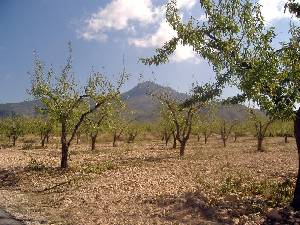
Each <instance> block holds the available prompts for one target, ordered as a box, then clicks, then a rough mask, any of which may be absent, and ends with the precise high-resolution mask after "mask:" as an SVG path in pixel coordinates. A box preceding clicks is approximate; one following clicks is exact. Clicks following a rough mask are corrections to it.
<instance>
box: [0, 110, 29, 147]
mask: <svg viewBox="0 0 300 225" xmlns="http://www.w3.org/2000/svg"><path fill="white" fill-rule="evenodd" d="M26 125H27V123H26V120H25V118H23V117H21V116H16V115H12V116H10V117H7V118H5V119H3V120H2V126H3V131H4V133H5V135H6V136H7V137H8V138H9V141H11V142H12V146H16V142H17V140H18V138H19V137H21V136H23V135H24V134H25V132H26Z"/></svg>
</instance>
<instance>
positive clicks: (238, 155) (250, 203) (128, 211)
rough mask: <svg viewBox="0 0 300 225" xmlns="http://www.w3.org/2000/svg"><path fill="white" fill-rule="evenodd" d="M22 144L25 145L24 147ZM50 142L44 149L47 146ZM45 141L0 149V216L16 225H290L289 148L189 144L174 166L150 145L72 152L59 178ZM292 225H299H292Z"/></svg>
mask: <svg viewBox="0 0 300 225" xmlns="http://www.w3.org/2000/svg"><path fill="white" fill-rule="evenodd" d="M24 141H25V142H28V140H27V141H26V140H24ZM52 142H53V141H52ZM55 142H56V141H54V143H53V144H49V145H48V147H47V148H45V149H41V148H38V147H35V146H38V143H36V144H33V145H28V144H24V143H21V142H20V143H19V144H18V146H17V147H14V148H12V147H10V146H4V145H3V146H2V148H1V149H0V155H1V157H0V208H2V209H5V210H7V211H8V212H10V213H12V214H13V215H14V216H15V217H16V218H17V219H19V220H22V221H23V222H24V223H25V224H75V225H76V224H78V225H82V224H86V225H89V224H298V223H299V222H300V215H299V213H297V212H294V211H293V210H291V209H290V208H289V207H288V202H289V201H290V198H291V196H292V192H293V188H294V183H295V177H296V171H297V153H296V149H295V148H296V147H295V142H294V140H292V139H290V142H289V143H284V140H283V138H267V139H266V141H265V150H266V151H265V152H256V151H255V147H256V141H255V139H254V138H252V137H243V138H240V139H238V141H237V142H236V143H233V140H231V139H230V140H229V141H228V146H227V147H226V148H223V147H222V142H221V140H220V139H219V138H218V137H213V138H211V139H210V140H209V142H208V144H206V145H205V144H204V143H202V142H203V140H200V142H197V141H195V140H193V141H191V142H190V143H189V145H188V146H187V149H186V155H185V157H184V158H179V157H178V150H173V149H171V148H169V147H165V146H164V145H163V144H162V143H161V142H160V141H157V140H152V141H150V140H149V141H141V142H138V143H136V144H122V143H120V144H119V147H116V148H113V147H111V143H99V144H98V145H97V150H96V151H94V152H91V151H90V150H89V147H88V146H87V145H85V144H80V145H73V146H72V149H71V152H70V153H71V155H70V169H68V170H67V171H61V170H60V169H58V168H57V166H58V165H59V157H60V152H59V150H58V145H57V143H55ZM0 224H1V223H0ZM299 224H300V223H299Z"/></svg>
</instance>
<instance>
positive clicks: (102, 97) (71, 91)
mask: <svg viewBox="0 0 300 225" xmlns="http://www.w3.org/2000/svg"><path fill="white" fill-rule="evenodd" d="M71 52H72V49H71V46H70V45H69V56H68V58H67V62H66V65H65V66H64V67H63V68H62V70H61V72H60V73H59V74H55V72H54V69H53V68H50V69H49V70H48V71H47V72H46V71H45V69H46V68H45V65H44V64H43V63H42V62H41V60H40V59H39V58H38V57H37V56H36V57H35V58H34V70H33V73H32V74H31V90H30V94H31V95H32V96H33V97H34V98H35V99H37V100H39V101H40V102H41V103H42V105H43V109H42V110H44V111H45V112H47V114H48V115H50V116H51V117H53V118H55V120H56V121H57V122H58V123H59V124H60V126H61V164H60V166H61V168H67V167H68V154H69V147H70V145H71V143H72V141H73V139H74V137H75V135H76V132H77V131H78V129H79V127H80V125H81V124H82V123H83V121H84V120H85V119H86V117H87V116H89V115H90V114H92V113H94V112H95V111H97V110H98V109H99V108H101V107H103V106H105V105H106V104H107V103H108V102H110V101H113V100H114V99H116V98H117V97H118V96H119V95H120V87H121V86H122V84H123V83H124V80H125V78H126V74H125V73H123V74H122V75H121V78H120V80H119V81H118V82H117V85H115V86H114V85H113V84H112V83H110V82H109V81H108V80H107V79H106V78H105V76H104V75H103V74H101V73H100V72H92V74H91V75H90V77H89V79H88V81H87V83H86V85H85V86H84V87H79V86H78V84H77V83H76V81H75V76H74V74H73V72H72V57H71Z"/></svg>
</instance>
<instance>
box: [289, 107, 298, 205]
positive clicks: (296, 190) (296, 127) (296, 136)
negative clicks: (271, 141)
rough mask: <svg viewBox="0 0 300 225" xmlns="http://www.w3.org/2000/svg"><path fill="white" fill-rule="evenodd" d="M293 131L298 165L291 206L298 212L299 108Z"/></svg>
mask: <svg viewBox="0 0 300 225" xmlns="http://www.w3.org/2000/svg"><path fill="white" fill-rule="evenodd" d="M294 130H295V138H296V143H297V150H298V160H299V164H298V176H297V181H296V187H295V191H294V198H293V201H292V203H291V206H292V207H293V208H294V209H296V210H300V108H299V109H298V111H297V114H296V120H295V124H294Z"/></svg>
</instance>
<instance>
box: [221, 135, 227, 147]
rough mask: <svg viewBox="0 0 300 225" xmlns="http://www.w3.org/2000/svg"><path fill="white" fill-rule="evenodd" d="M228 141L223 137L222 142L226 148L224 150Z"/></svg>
mask: <svg viewBox="0 0 300 225" xmlns="http://www.w3.org/2000/svg"><path fill="white" fill-rule="evenodd" d="M226 140H227V138H226V137H222V141H223V146H224V148H226Z"/></svg>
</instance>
